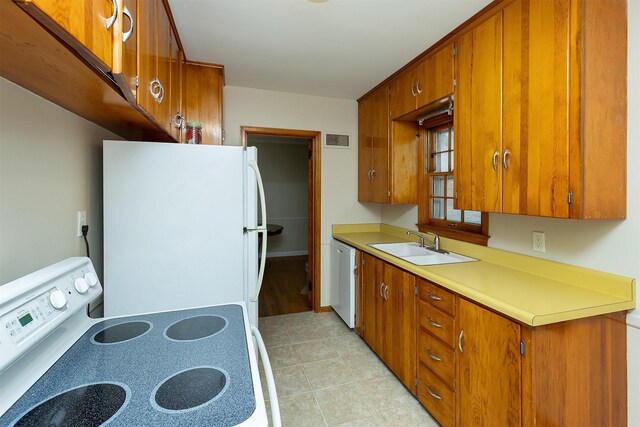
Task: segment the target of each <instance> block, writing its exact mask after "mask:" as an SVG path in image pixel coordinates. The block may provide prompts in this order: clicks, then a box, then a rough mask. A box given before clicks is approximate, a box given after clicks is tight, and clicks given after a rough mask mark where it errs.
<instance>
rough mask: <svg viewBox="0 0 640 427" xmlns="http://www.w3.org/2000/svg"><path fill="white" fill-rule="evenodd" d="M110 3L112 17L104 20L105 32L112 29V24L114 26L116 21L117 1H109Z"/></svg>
mask: <svg viewBox="0 0 640 427" xmlns="http://www.w3.org/2000/svg"><path fill="white" fill-rule="evenodd" d="M111 3H113V15H111V16H110V17H108V18H105V20H104V23H105V26H106V27H107V30H108V29H109V28H111V27H113V24H115V22H116V19H118V0H111Z"/></svg>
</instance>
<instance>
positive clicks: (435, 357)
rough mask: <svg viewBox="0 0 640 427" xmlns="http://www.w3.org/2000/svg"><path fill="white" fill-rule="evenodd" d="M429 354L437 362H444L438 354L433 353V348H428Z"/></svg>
mask: <svg viewBox="0 0 640 427" xmlns="http://www.w3.org/2000/svg"><path fill="white" fill-rule="evenodd" d="M427 354H428V355H429V357H430V358H432V359H433V360H435V361H436V362H442V359H440V358H439V357H438V356H436V355H435V354H433V353H431V350H427Z"/></svg>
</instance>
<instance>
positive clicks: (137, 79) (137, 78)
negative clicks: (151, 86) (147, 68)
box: [136, 76, 140, 87]
mask: <svg viewBox="0 0 640 427" xmlns="http://www.w3.org/2000/svg"><path fill="white" fill-rule="evenodd" d="M138 86H140V78H139V77H138V76H136V87H138Z"/></svg>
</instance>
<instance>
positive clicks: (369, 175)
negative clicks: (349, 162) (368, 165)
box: [367, 169, 371, 181]
mask: <svg viewBox="0 0 640 427" xmlns="http://www.w3.org/2000/svg"><path fill="white" fill-rule="evenodd" d="M367 176H368V177H369V181H371V169H369V172H367Z"/></svg>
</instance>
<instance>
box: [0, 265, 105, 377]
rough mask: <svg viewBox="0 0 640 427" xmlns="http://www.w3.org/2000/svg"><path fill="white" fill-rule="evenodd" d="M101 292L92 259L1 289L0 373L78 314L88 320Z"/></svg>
mask: <svg viewBox="0 0 640 427" xmlns="http://www.w3.org/2000/svg"><path fill="white" fill-rule="evenodd" d="M101 293H102V287H101V286H100V283H99V281H98V278H97V275H96V273H95V270H94V269H93V265H92V264H91V261H90V260H89V259H88V258H69V259H68V260H65V261H62V262H59V263H57V264H54V265H52V266H49V267H46V268H44V269H42V270H39V271H36V272H35V273H32V274H30V275H28V276H25V277H22V278H20V279H17V280H15V281H13V282H10V283H7V284H6V285H3V286H0V371H2V370H3V369H4V368H5V367H6V366H8V365H9V364H11V363H12V362H13V361H14V360H15V359H17V358H18V357H20V355H22V354H24V352H26V351H28V350H29V348H31V347H33V346H34V345H35V344H37V343H38V342H40V341H41V340H42V339H44V338H46V337H47V336H48V335H49V334H50V333H51V332H53V330H55V328H57V327H58V326H60V325H61V324H62V323H63V322H65V321H71V320H72V319H70V318H71V317H72V316H74V315H75V314H77V315H78V316H81V317H83V318H85V319H87V315H86V312H87V306H88V304H89V303H91V302H92V301H94V300H95V299H96V298H98V297H99V296H100V294H101ZM76 318H78V317H77V316H75V317H73V319H76ZM78 319H79V318H78Z"/></svg>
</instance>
